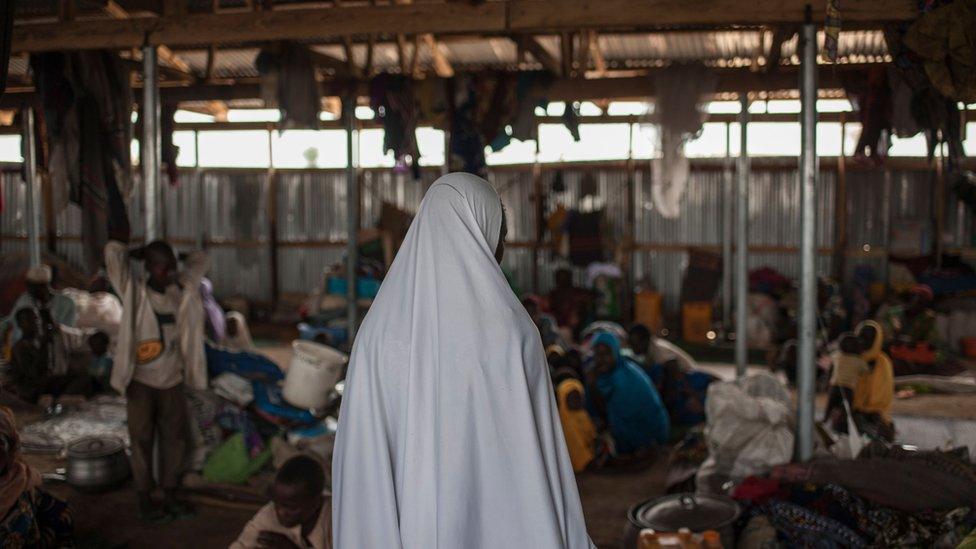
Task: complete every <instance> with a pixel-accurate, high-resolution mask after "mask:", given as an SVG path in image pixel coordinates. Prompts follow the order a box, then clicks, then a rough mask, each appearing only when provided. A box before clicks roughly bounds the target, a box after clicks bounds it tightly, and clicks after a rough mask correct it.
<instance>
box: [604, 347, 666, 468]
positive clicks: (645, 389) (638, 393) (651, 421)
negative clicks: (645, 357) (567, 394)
mask: <svg viewBox="0 0 976 549" xmlns="http://www.w3.org/2000/svg"><path fill="white" fill-rule="evenodd" d="M590 347H591V349H593V364H592V366H591V368H590V371H589V372H588V373H587V391H586V393H587V394H586V397H587V407H588V408H589V410H590V413H591V414H593V415H594V416H595V417H596V418H597V420H598V422H601V423H603V425H604V426H605V427H606V428H607V429H608V430H609V432H610V434H611V435H612V437H613V441H614V446H615V452H614V453H615V454H617V455H621V454H633V453H637V452H639V451H641V450H647V449H650V448H652V447H654V446H656V445H661V444H665V443H667V441H668V436H669V431H670V424H669V421H670V420H669V418H668V412H667V410H666V409H665V407H664V403H663V402H662V401H661V396H660V395H659V394H658V392H657V389H655V388H654V384H653V383H652V382H651V379H650V378H649V377H648V376H647V374H646V373H644V372H643V370H641V369H640V367H638V366H637V365H636V364H634V363H633V362H631V361H629V360H627V359H625V358H623V357H622V356H621V355H620V340H618V339H617V337H616V336H614V335H612V334H609V333H600V334H597V335H596V336H595V337H594V338H593V340H592V341H591V343H590Z"/></svg>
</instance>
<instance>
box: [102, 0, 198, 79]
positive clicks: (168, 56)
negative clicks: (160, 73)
mask: <svg viewBox="0 0 976 549" xmlns="http://www.w3.org/2000/svg"><path fill="white" fill-rule="evenodd" d="M170 3H171V2H170V1H169V0H167V5H169V4H170ZM105 13H107V14H108V15H109V16H111V17H112V18H113V19H119V20H130V19H131V16H130V15H129V12H128V11H126V10H125V8H123V7H122V6H120V5H119V4H118V3H117V2H115V0H108V1H107V2H106V3H105ZM133 47H137V46H133ZM156 54H157V55H158V56H159V60H160V61H162V62H163V63H166V64H167V65H169V66H170V67H173V68H175V69H177V70H179V71H180V72H182V73H185V74H186V77H187V78H190V79H192V78H194V76H193V71H192V70H190V65H189V64H188V63H187V62H186V61H184V60H183V59H182V58H181V57H180V56H178V55H176V54H175V53H173V50H171V49H169V48H167V47H166V46H163V45H160V46H159V47H158V48H156Z"/></svg>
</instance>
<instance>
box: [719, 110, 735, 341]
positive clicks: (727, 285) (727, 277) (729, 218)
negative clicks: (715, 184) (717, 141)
mask: <svg viewBox="0 0 976 549" xmlns="http://www.w3.org/2000/svg"><path fill="white" fill-rule="evenodd" d="M731 145H732V125H731V124H729V123H728V122H726V123H725V167H724V170H723V171H722V328H723V329H724V330H725V332H726V333H728V332H730V331H731V329H732V292H733V289H732V269H733V268H734V267H733V266H732V234H733V233H734V232H735V222H734V221H733V219H734V217H733V216H734V215H735V214H734V211H735V210H734V207H733V206H734V204H735V189H734V188H733V180H732V150H731V149H732V147H731Z"/></svg>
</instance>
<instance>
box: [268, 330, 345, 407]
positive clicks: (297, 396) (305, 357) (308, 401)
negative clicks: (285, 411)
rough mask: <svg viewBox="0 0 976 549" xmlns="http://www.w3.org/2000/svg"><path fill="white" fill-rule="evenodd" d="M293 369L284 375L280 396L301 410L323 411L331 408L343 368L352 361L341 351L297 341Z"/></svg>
mask: <svg viewBox="0 0 976 549" xmlns="http://www.w3.org/2000/svg"><path fill="white" fill-rule="evenodd" d="M291 346H292V351H293V355H292V359H291V365H290V366H289V367H288V372H287V374H286V375H285V386H284V387H283V388H282V391H281V395H282V396H283V397H284V399H285V400H286V401H287V402H288V403H289V404H291V405H292V406H296V407H298V408H305V409H313V408H321V407H323V406H325V405H326V404H328V401H329V393H330V392H331V391H332V389H333V388H334V387H335V384H336V382H337V381H339V376H340V375H342V367H343V366H344V365H345V364H346V362H347V361H348V360H349V358H348V357H347V356H346V355H345V354H343V353H340V352H339V351H337V350H335V349H333V348H331V347H326V346H325V345H320V344H318V343H315V342H313V341H302V340H296V341H293V342H292V344H291Z"/></svg>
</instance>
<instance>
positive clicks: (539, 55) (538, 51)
mask: <svg viewBox="0 0 976 549" xmlns="http://www.w3.org/2000/svg"><path fill="white" fill-rule="evenodd" d="M519 44H520V46H521V47H522V48H524V49H525V51H527V52H529V53H531V54H532V57H534V58H535V60H536V61H538V62H539V64H540V65H542V68H544V69H546V70H547V71H549V72H550V73H552V75H553V76H560V75H561V74H562V72H563V69H562V66H561V65H560V64H559V60H558V59H556V57H555V56H554V55H552V54H551V53H549V50H547V49H546V48H545V46H543V45H542V43H541V42H539V39H538V38H536V37H535V36H529V35H525V36H521V37H519Z"/></svg>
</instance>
